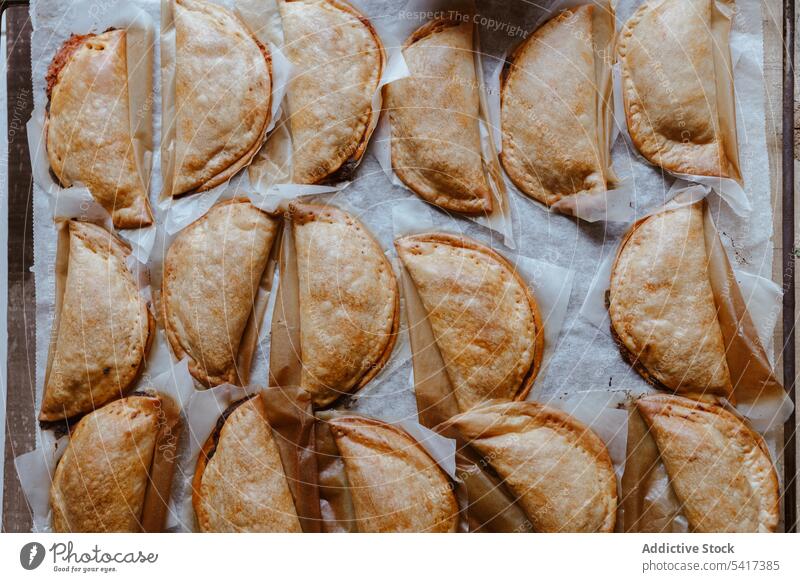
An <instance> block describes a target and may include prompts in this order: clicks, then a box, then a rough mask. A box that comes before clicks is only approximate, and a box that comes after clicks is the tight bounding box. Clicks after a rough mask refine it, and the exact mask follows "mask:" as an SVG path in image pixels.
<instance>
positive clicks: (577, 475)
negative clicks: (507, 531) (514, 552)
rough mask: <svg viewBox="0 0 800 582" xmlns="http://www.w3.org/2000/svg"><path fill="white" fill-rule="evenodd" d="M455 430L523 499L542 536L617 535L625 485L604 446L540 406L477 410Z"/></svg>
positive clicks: (576, 425)
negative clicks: (619, 492) (619, 484)
mask: <svg viewBox="0 0 800 582" xmlns="http://www.w3.org/2000/svg"><path fill="white" fill-rule="evenodd" d="M446 425H447V426H452V427H455V428H456V429H457V430H458V432H459V433H460V434H461V436H462V437H463V438H464V440H465V441H466V442H468V443H469V444H470V445H471V446H472V447H474V448H475V449H476V450H477V451H478V452H480V454H481V455H482V456H483V457H484V459H485V460H486V462H488V463H489V465H491V467H492V468H493V469H494V471H495V472H496V473H497V474H498V476H499V477H500V478H501V479H503V480H504V481H505V484H506V485H507V486H508V488H509V489H510V490H511V492H512V493H513V494H514V495H515V496H517V503H518V504H519V505H520V506H521V507H522V509H523V510H524V511H525V513H526V514H527V515H528V518H529V519H530V521H531V524H532V525H533V527H534V529H535V531H537V532H545V533H553V532H612V531H614V524H615V521H616V512H617V479H616V475H615V474H614V467H613V465H612V464H611V457H609V455H608V451H607V450H606V446H605V444H604V443H603V441H602V440H601V439H600V438H599V437H598V436H597V435H596V434H594V433H593V432H592V431H591V430H589V428H587V427H586V426H584V425H583V424H581V423H580V422H578V421H577V420H576V419H574V418H573V417H571V416H570V415H568V414H566V413H565V412H562V411H560V410H558V409H555V408H551V407H549V406H544V405H542V404H539V403H537V402H509V403H502V404H492V405H489V406H482V407H477V408H474V409H472V410H470V411H469V412H466V413H464V414H459V415H458V416H455V417H453V418H452V419H451V420H449V421H448V422H447V423H446Z"/></svg>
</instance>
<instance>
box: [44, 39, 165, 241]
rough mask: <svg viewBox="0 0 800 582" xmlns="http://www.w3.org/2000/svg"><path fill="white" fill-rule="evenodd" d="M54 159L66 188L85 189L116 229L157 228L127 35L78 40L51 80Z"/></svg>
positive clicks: (57, 62)
mask: <svg viewBox="0 0 800 582" xmlns="http://www.w3.org/2000/svg"><path fill="white" fill-rule="evenodd" d="M47 91H48V97H49V99H50V103H49V107H48V110H47V125H46V128H47V155H48V158H49V159H50V167H51V168H52V170H53V173H54V174H55V175H56V177H57V178H58V181H59V182H61V184H62V185H64V186H66V187H69V186H72V185H73V184H74V183H75V182H80V183H82V184H85V185H86V187H87V188H88V189H89V191H90V192H91V193H92V196H94V198H95V199H96V200H97V201H98V202H99V203H100V204H101V205H102V206H103V208H105V209H106V210H107V211H108V212H109V213H110V214H111V217H112V219H113V221H114V226H115V227H116V228H137V227H140V226H148V225H150V224H152V222H153V216H152V214H151V211H150V202H149V201H148V198H147V196H148V194H147V190H148V186H147V184H146V183H145V180H144V177H143V176H144V175H146V171H145V168H140V167H139V165H138V161H137V158H136V152H135V150H134V147H133V131H132V128H131V124H130V101H129V95H128V58H127V45H126V39H125V31H124V30H109V31H106V32H104V33H102V34H87V35H83V36H77V35H73V36H72V37H70V39H69V40H68V41H67V42H65V43H64V45H63V46H62V47H61V50H59V52H58V53H57V54H56V56H55V57H54V58H53V62H52V63H51V64H50V68H49V70H48V72H47Z"/></svg>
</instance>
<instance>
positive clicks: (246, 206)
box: [161, 199, 279, 386]
mask: <svg viewBox="0 0 800 582" xmlns="http://www.w3.org/2000/svg"><path fill="white" fill-rule="evenodd" d="M278 225H279V223H278V221H277V220H276V219H274V218H272V217H270V216H269V215H268V214H266V213H265V212H262V211H261V210H259V209H258V208H256V207H255V206H253V205H252V204H251V203H250V202H249V201H247V200H243V199H235V200H229V201H227V202H223V203H221V204H217V205H216V206H214V207H213V208H212V209H211V210H209V211H208V212H207V213H206V214H205V215H204V216H202V217H201V218H199V219H198V220H196V221H195V222H193V223H192V224H190V225H189V226H188V227H186V228H185V229H184V230H182V231H181V232H180V233H179V234H178V236H177V237H176V238H175V240H174V241H173V243H172V245H171V246H170V248H169V251H167V256H166V259H165V260H164V276H163V280H162V301H161V304H162V306H163V310H164V328H165V331H166V333H167V338H168V339H169V343H170V346H172V351H173V353H174V354H175V356H176V357H177V358H179V359H180V358H183V357H185V356H188V357H189V371H190V372H191V373H192V376H194V377H195V378H197V379H198V380H199V381H200V382H202V383H203V384H205V385H207V386H216V385H218V384H224V383H226V382H227V383H231V384H238V383H239V382H240V374H242V373H245V371H244V370H237V363H238V362H237V358H238V355H239V348H240V344H241V341H242V335H243V334H244V331H245V327H246V326H247V322H248V320H249V319H250V317H251V316H252V312H253V307H254V304H255V301H256V296H257V293H258V286H259V283H260V281H261V278H262V275H263V274H264V269H265V268H266V266H267V263H268V261H269V256H270V251H271V249H272V245H273V243H274V241H275V236H276V234H277V232H278Z"/></svg>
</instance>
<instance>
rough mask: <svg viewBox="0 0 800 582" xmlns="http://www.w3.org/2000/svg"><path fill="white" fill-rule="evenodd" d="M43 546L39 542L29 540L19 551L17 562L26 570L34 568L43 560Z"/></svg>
mask: <svg viewBox="0 0 800 582" xmlns="http://www.w3.org/2000/svg"><path fill="white" fill-rule="evenodd" d="M44 554H45V551H44V546H43V545H42V544H40V543H39V542H29V543H27V544H25V545H24V546H22V549H21V550H20V551H19V563H20V564H22V567H23V568H25V569H26V570H35V569H36V568H38V567H39V566H41V565H42V562H43V561H44Z"/></svg>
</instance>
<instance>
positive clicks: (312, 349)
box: [290, 203, 400, 406]
mask: <svg viewBox="0 0 800 582" xmlns="http://www.w3.org/2000/svg"><path fill="white" fill-rule="evenodd" d="M290 214H291V217H292V233H293V237H294V246H295V250H296V255H297V274H298V282H299V299H300V353H301V355H302V363H303V370H302V379H301V386H302V387H303V388H305V389H306V390H307V391H309V392H310V393H311V395H312V401H313V403H314V405H315V406H327V405H328V404H331V403H332V402H333V401H335V400H336V399H337V398H339V397H340V396H342V395H343V394H348V393H351V392H354V391H356V390H358V389H360V388H362V387H363V386H364V385H365V384H366V383H367V382H369V381H370V380H371V379H372V378H373V377H374V376H375V374H377V373H378V372H379V371H380V369H381V368H382V367H383V365H384V364H385V363H386V362H387V360H388V359H389V356H390V355H391V353H392V348H393V347H394V344H395V339H396V337H397V328H398V325H399V320H400V317H399V312H400V299H399V294H398V290H397V280H396V279H395V276H394V272H393V271H392V265H391V264H390V263H389V261H388V259H387V258H386V256H385V255H384V253H383V249H381V247H380V245H379V244H378V242H377V241H376V240H375V239H374V238H373V237H372V235H371V234H370V233H369V232H367V230H366V229H365V228H364V226H363V225H362V224H361V223H360V222H359V221H358V220H357V219H356V218H355V217H353V216H351V215H350V214H348V213H346V212H344V211H342V210H340V209H338V208H336V207H333V206H322V205H315V204H299V203H298V204H292V205H291V207H290Z"/></svg>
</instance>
